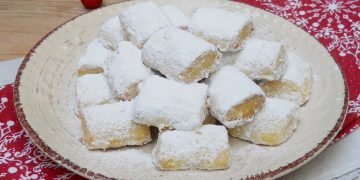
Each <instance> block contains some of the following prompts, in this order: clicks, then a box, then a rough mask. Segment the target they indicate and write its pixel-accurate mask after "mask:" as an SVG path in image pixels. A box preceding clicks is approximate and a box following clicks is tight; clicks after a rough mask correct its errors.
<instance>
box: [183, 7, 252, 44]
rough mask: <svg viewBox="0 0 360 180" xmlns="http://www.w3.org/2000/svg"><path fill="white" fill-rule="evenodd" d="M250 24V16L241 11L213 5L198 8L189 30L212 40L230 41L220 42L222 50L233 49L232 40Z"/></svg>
mask: <svg viewBox="0 0 360 180" xmlns="http://www.w3.org/2000/svg"><path fill="white" fill-rule="evenodd" d="M249 24H250V17H248V16H246V15H244V14H242V13H239V12H231V11H228V10H224V9H219V8H213V7H201V8H199V9H197V10H196V11H195V12H194V13H193V15H192V17H191V19H190V24H189V31H190V32H192V33H194V34H196V35H199V36H200V37H203V38H204V39H207V40H212V41H228V44H227V45H220V44H218V45H217V47H218V48H219V49H220V50H221V51H228V50H238V49H239V48H240V47H237V48H235V49H232V47H231V42H232V41H235V40H236V39H238V38H239V35H240V32H241V31H242V30H243V28H244V27H245V26H246V25H249Z"/></svg>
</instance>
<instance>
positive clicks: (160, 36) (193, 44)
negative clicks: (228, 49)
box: [143, 27, 221, 82]
mask: <svg viewBox="0 0 360 180" xmlns="http://www.w3.org/2000/svg"><path fill="white" fill-rule="evenodd" d="M209 52H214V53H217V54H218V57H216V60H215V63H213V68H211V69H209V70H204V71H203V72H202V74H201V76H200V77H199V78H197V79H195V80H194V82H197V81H199V80H200V79H203V78H206V77H208V76H209V73H210V72H211V71H213V70H214V67H215V66H216V64H217V63H218V62H217V60H218V59H219V58H220V57H221V54H220V53H219V52H218V50H217V49H216V47H215V46H214V45H212V44H210V43H208V42H206V41H205V40H202V39H200V38H198V37H196V36H194V35H192V34H191V33H189V32H186V31H183V30H180V29H177V28H174V27H169V28H166V29H163V30H161V31H159V32H157V33H156V34H154V35H153V36H151V38H150V39H149V40H148V41H147V42H146V43H145V45H144V48H143V61H144V63H145V65H147V66H149V67H151V68H154V69H156V70H158V71H160V72H161V73H162V74H164V75H165V76H166V77H167V78H169V79H174V80H179V81H182V80H181V78H180V77H179V74H180V73H182V72H183V71H184V70H185V69H186V68H188V67H190V66H191V65H192V63H194V61H195V60H196V58H198V57H200V56H203V55H205V54H206V53H209Z"/></svg>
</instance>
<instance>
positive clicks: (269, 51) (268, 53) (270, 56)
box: [235, 38, 287, 80]
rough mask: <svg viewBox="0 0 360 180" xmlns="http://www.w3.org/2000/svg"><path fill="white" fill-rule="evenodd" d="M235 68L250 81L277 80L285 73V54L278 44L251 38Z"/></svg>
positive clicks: (281, 46)
mask: <svg viewBox="0 0 360 180" xmlns="http://www.w3.org/2000/svg"><path fill="white" fill-rule="evenodd" d="M235 66H237V67H238V68H239V69H240V70H241V71H242V72H243V73H244V74H246V75H247V76H249V78H250V79H252V80H279V79H280V78H281V77H282V76H283V75H284V73H285V71H286V67H287V59H286V53H285V50H284V47H283V45H282V44H281V43H279V42H276V41H269V40H263V39H257V38H251V39H249V40H248V41H247V42H246V44H245V45H244V49H243V50H242V51H241V52H240V54H239V57H238V58H237V59H236V61H235Z"/></svg>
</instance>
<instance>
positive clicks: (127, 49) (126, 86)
mask: <svg viewBox="0 0 360 180" xmlns="http://www.w3.org/2000/svg"><path fill="white" fill-rule="evenodd" d="M105 74H106V76H107V78H108V82H109V85H110V87H111V89H112V90H113V92H114V96H115V97H116V98H117V99H120V100H131V99H133V98H134V97H135V96H136V95H137V94H138V88H137V86H138V84H139V83H140V82H141V81H142V80H144V79H145V78H147V77H148V76H150V75H152V74H153V73H152V71H151V70H150V68H148V67H146V66H145V65H144V64H143V62H142V58H141V50H140V49H138V48H137V47H136V46H135V45H133V44H132V43H131V42H129V41H121V42H119V43H118V48H117V50H116V52H115V53H113V54H112V55H110V56H109V58H108V60H107V61H106V73H105Z"/></svg>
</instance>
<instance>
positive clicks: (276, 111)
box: [230, 98, 299, 145]
mask: <svg viewBox="0 0 360 180" xmlns="http://www.w3.org/2000/svg"><path fill="white" fill-rule="evenodd" d="M298 110H299V106H298V105H297V104H295V103H293V102H291V101H287V100H283V99H278V98H267V99H266V101H265V104H264V107H263V108H262V109H261V110H260V111H259V113H258V114H257V115H256V117H255V119H254V121H252V122H249V123H246V124H244V125H243V126H242V127H236V128H240V129H242V130H241V131H240V132H241V133H240V134H237V137H239V138H241V139H244V140H249V141H251V142H254V143H257V144H267V145H277V144H279V143H282V142H284V141H285V140H286V139H288V138H289V137H290V136H291V134H292V133H293V131H294V129H295V128H296V126H297V114H298ZM275 133H276V134H275ZM230 134H232V133H230ZM266 134H270V135H271V136H272V137H271V139H267V138H264V137H262V136H264V135H266ZM275 138H276V139H275ZM272 143H274V144H272Z"/></svg>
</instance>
